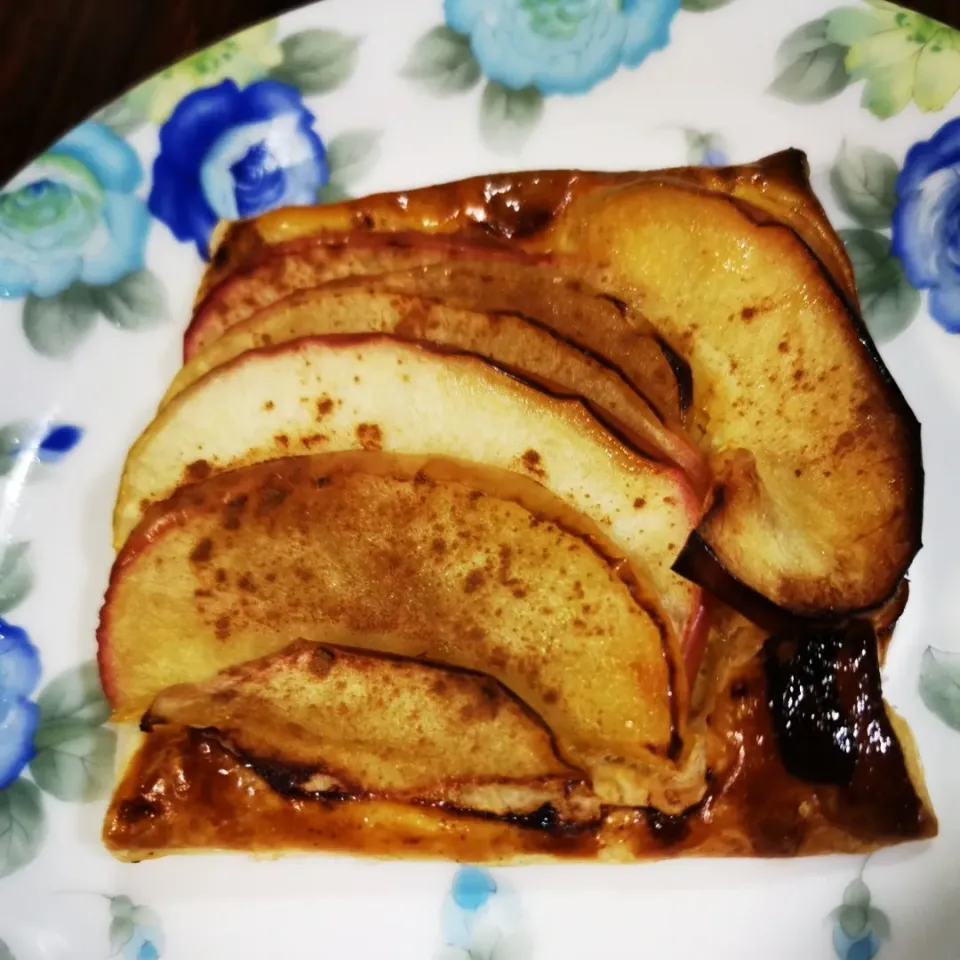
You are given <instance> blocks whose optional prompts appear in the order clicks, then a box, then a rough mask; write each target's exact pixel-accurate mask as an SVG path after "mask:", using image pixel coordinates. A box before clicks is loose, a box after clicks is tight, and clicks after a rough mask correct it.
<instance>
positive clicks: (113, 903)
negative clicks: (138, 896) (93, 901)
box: [110, 895, 134, 920]
mask: <svg viewBox="0 0 960 960" xmlns="http://www.w3.org/2000/svg"><path fill="white" fill-rule="evenodd" d="M133 910H134V906H133V901H132V900H131V899H130V898H129V897H124V896H122V895H121V896H119V897H111V898H110V916H111V917H118V918H120V919H122V920H130V919H131V918H132V917H133Z"/></svg>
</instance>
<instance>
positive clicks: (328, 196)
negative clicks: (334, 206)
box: [317, 180, 353, 203]
mask: <svg viewBox="0 0 960 960" xmlns="http://www.w3.org/2000/svg"><path fill="white" fill-rule="evenodd" d="M352 199H353V195H352V194H351V193H350V191H349V190H347V189H346V188H344V187H342V186H341V185H340V184H339V183H334V181H332V180H331V181H330V182H329V183H326V184H324V185H323V186H322V187H321V188H320V189H319V190H318V191H317V203H341V202H343V201H344V200H352Z"/></svg>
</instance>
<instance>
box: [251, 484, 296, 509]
mask: <svg viewBox="0 0 960 960" xmlns="http://www.w3.org/2000/svg"><path fill="white" fill-rule="evenodd" d="M289 495H290V491H289V490H282V489H280V488H279V487H264V488H263V489H262V490H261V491H260V499H259V503H258V504H257V508H258V510H259V511H261V512H263V511H265V510H273V509H274V508H276V507H279V506H280V504H281V503H283V501H284V500H286V499H287V497H288V496H289Z"/></svg>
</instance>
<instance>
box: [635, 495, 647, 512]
mask: <svg viewBox="0 0 960 960" xmlns="http://www.w3.org/2000/svg"><path fill="white" fill-rule="evenodd" d="M646 505H647V501H646V500H645V499H644V498H643V497H637V499H636V500H634V501H633V508H634V510H642V509H643V508H644V507H645V506H646Z"/></svg>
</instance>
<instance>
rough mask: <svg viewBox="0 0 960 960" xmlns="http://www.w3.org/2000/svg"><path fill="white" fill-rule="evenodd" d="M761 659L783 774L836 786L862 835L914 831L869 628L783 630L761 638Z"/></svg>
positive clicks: (859, 623) (913, 807)
mask: <svg viewBox="0 0 960 960" xmlns="http://www.w3.org/2000/svg"><path fill="white" fill-rule="evenodd" d="M763 658H764V672H765V677H766V685H767V700H768V706H769V708H770V713H771V716H772V718H773V727H774V732H775V734H776V739H777V746H778V747H779V751H780V757H781V759H782V761H783V765H784V767H785V768H786V770H787V772H788V773H790V774H792V775H793V776H794V777H798V778H799V779H801V780H807V781H809V782H812V783H819V784H836V785H837V786H840V787H844V788H845V790H844V795H843V802H844V804H849V808H850V813H851V815H853V816H855V817H856V819H857V821H858V829H860V830H863V831H866V833H867V834H868V835H869V834H873V833H876V832H888V831H889V832H892V833H896V834H897V835H899V836H904V837H907V836H911V835H917V834H918V833H920V832H921V831H922V829H923V825H924V812H923V807H922V804H921V802H920V799H919V797H918V796H917V793H916V790H915V789H914V787H913V783H912V781H911V779H910V775H909V772H908V770H907V766H906V761H905V759H904V756H903V751H902V749H901V747H900V743H899V741H898V740H897V737H896V734H895V733H894V730H893V727H892V725H891V723H890V718H889V716H888V715H887V711H886V708H885V707H884V704H883V697H882V694H881V689H880V662H879V656H878V652H877V638H876V634H875V632H874V629H873V626H872V625H871V624H870V623H869V622H868V621H866V620H854V621H852V622H850V623H849V624H847V625H845V626H842V627H837V628H807V629H805V630H799V629H798V630H794V631H790V632H784V633H781V634H780V635H779V636H774V637H771V638H770V639H769V640H768V641H767V642H766V644H765V645H764V648H763Z"/></svg>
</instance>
